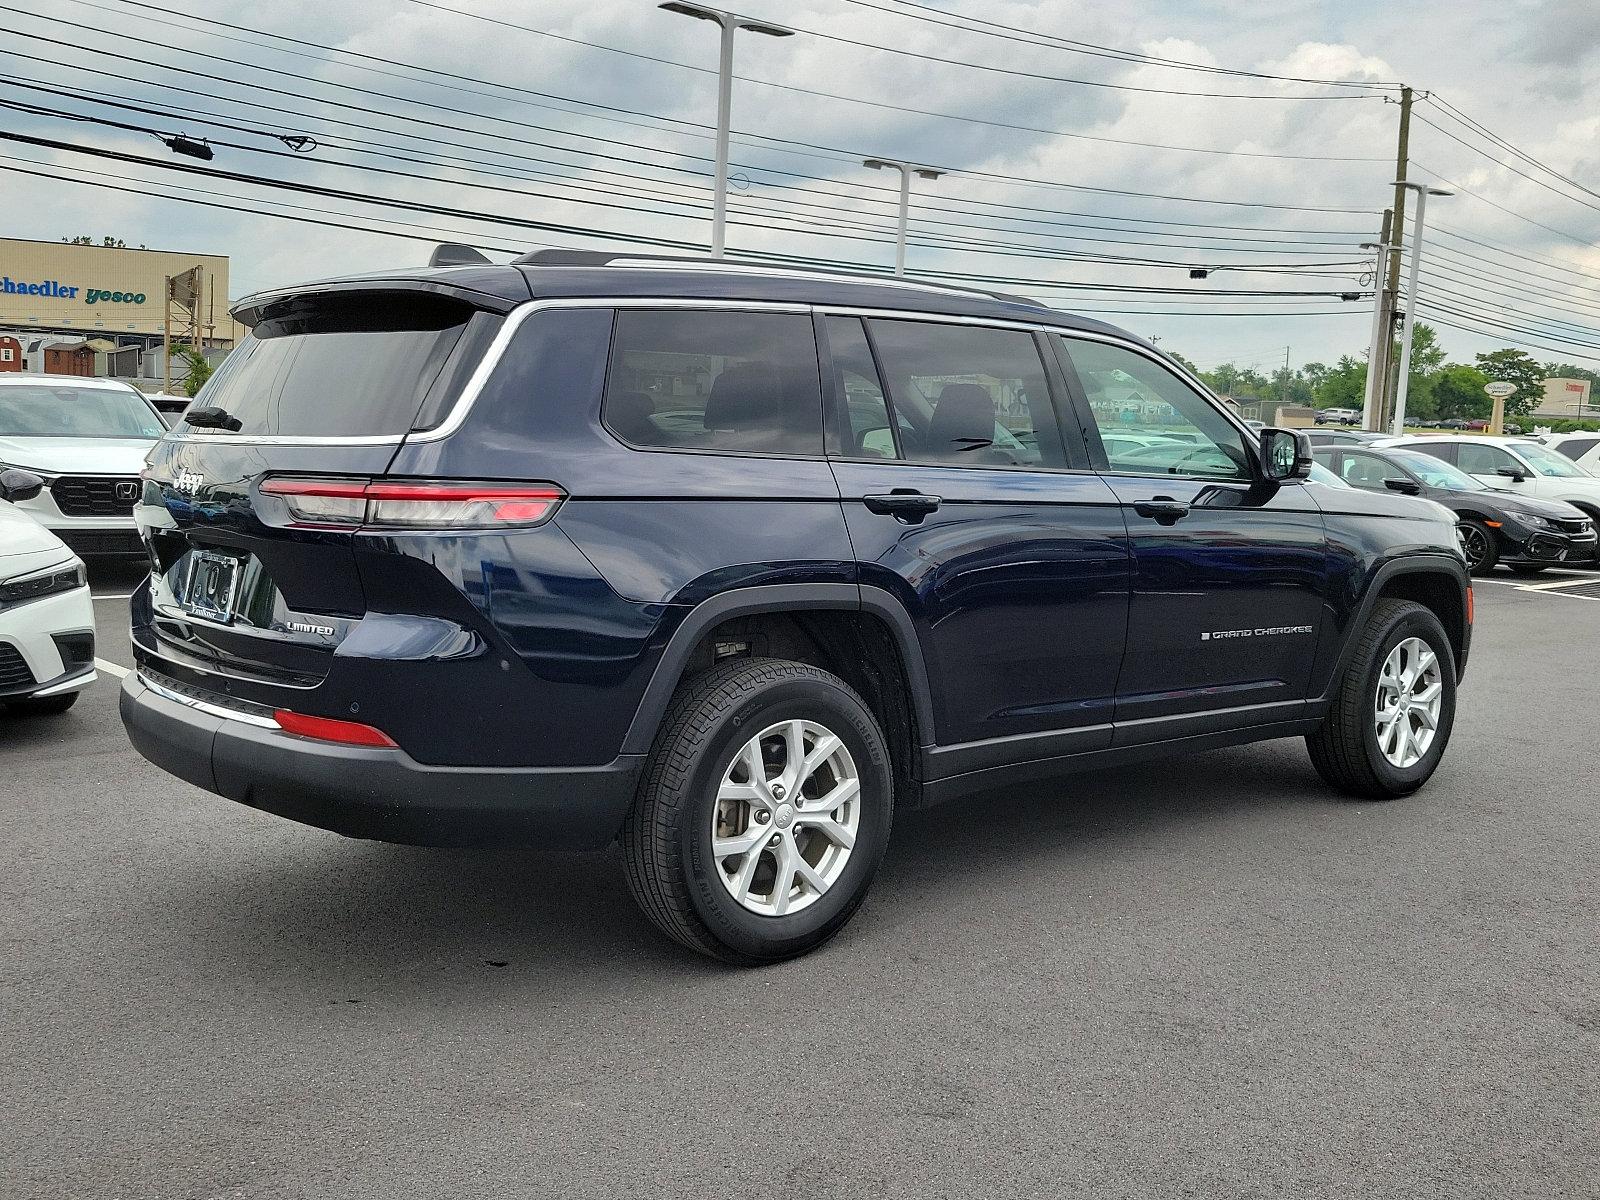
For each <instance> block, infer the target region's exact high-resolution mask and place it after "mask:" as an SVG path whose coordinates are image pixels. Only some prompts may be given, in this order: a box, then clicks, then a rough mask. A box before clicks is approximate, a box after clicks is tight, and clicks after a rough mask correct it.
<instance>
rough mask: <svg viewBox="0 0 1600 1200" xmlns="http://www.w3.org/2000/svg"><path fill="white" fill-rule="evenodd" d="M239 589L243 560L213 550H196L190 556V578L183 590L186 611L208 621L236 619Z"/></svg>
mask: <svg viewBox="0 0 1600 1200" xmlns="http://www.w3.org/2000/svg"><path fill="white" fill-rule="evenodd" d="M238 591H239V560H238V559H237V558H232V557H230V556H229V555H226V554H213V553H211V552H210V551H209V550H196V551H195V552H194V553H193V554H192V555H191V556H190V558H189V578H188V580H187V581H186V582H185V584H184V589H183V610H184V611H185V612H187V613H192V614H194V615H195V616H197V617H205V618H206V619H207V620H208V621H222V622H224V623H226V622H228V621H231V620H233V604H234V600H235V599H236V598H237V596H238Z"/></svg>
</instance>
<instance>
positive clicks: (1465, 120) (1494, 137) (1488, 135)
mask: <svg viewBox="0 0 1600 1200" xmlns="http://www.w3.org/2000/svg"><path fill="white" fill-rule="evenodd" d="M1427 99H1428V101H1429V102H1431V103H1432V104H1433V105H1434V106H1435V107H1436V108H1440V109H1443V110H1444V112H1445V114H1446V115H1447V116H1449V117H1450V118H1451V119H1452V120H1454V121H1456V122H1457V123H1458V124H1460V125H1463V126H1465V127H1466V128H1468V129H1470V130H1472V131H1473V132H1474V133H1476V134H1477V135H1478V136H1479V137H1482V138H1484V139H1486V140H1487V141H1488V142H1489V143H1490V144H1491V145H1494V146H1498V147H1499V148H1501V149H1503V150H1506V151H1508V152H1509V153H1511V154H1513V155H1515V156H1516V157H1517V158H1520V159H1521V160H1522V161H1523V162H1525V163H1527V164H1528V165H1529V166H1531V167H1536V168H1537V169H1539V170H1541V171H1543V172H1544V173H1545V174H1547V175H1550V176H1553V177H1554V178H1556V179H1559V180H1560V181H1561V182H1562V183H1564V184H1566V185H1568V186H1569V187H1572V188H1576V189H1577V190H1578V191H1580V192H1583V193H1585V194H1586V195H1589V196H1592V197H1594V198H1595V199H1596V200H1600V192H1597V191H1595V190H1594V189H1593V188H1591V187H1588V186H1587V185H1585V184H1582V183H1579V182H1578V181H1577V180H1576V179H1574V178H1572V177H1571V176H1570V175H1564V174H1562V173H1561V172H1560V171H1557V170H1556V169H1555V168H1554V167H1551V166H1549V165H1547V164H1545V163H1542V162H1540V161H1539V160H1538V159H1537V158H1534V157H1533V155H1531V154H1529V153H1527V152H1526V151H1525V150H1522V149H1520V148H1518V147H1517V146H1515V145H1513V144H1512V143H1511V142H1510V141H1508V140H1506V139H1505V138H1503V137H1501V136H1500V135H1499V134H1497V133H1495V132H1494V131H1493V130H1492V129H1489V128H1488V127H1487V126H1485V125H1484V124H1482V123H1481V122H1479V121H1475V120H1473V119H1472V118H1471V117H1469V116H1467V114H1466V113H1464V112H1462V111H1461V110H1460V109H1459V108H1457V107H1456V106H1455V105H1453V104H1451V103H1450V102H1449V101H1447V100H1445V99H1444V98H1443V97H1441V96H1438V95H1429V96H1428V97H1427Z"/></svg>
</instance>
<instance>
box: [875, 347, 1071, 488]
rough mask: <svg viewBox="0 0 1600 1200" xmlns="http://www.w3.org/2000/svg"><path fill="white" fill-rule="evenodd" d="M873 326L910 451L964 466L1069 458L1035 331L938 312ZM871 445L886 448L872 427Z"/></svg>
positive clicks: (1050, 463) (915, 456)
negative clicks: (957, 321) (941, 320)
mask: <svg viewBox="0 0 1600 1200" xmlns="http://www.w3.org/2000/svg"><path fill="white" fill-rule="evenodd" d="M867 325H868V328H869V329H870V331H871V334H872V343H873V346H874V348H875V349H876V350H877V352H878V364H879V366H881V367H882V369H883V376H884V379H885V381H886V382H887V383H888V387H889V399H890V402H891V404H892V406H893V411H894V416H895V422H896V427H897V428H896V433H897V434H898V436H899V442H900V446H899V449H900V454H901V457H903V458H905V459H908V460H909V461H911V462H920V463H939V464H943V465H952V466H963V467H1040V466H1045V467H1064V466H1066V458H1065V454H1064V452H1063V450H1062V445H1061V437H1060V434H1059V433H1058V432H1057V427H1056V419H1055V410H1054V409H1053V408H1052V407H1051V401H1050V388H1049V384H1048V383H1047V382H1046V378H1045V371H1044V363H1043V362H1042V361H1041V360H1040V358H1039V350H1038V347H1037V346H1036V345H1035V344H1034V340H1033V335H1032V334H1031V333H1028V332H1026V331H1023V330H1017V329H997V328H990V327H986V326H979V325H943V324H936V323H934V322H931V321H900V320H873V321H869V322H868V323H867ZM853 419H854V418H852V420H853ZM862 446H863V448H877V449H880V450H881V449H882V448H886V443H884V442H882V441H879V442H874V441H872V440H871V437H870V435H868V436H867V437H864V438H863V440H862Z"/></svg>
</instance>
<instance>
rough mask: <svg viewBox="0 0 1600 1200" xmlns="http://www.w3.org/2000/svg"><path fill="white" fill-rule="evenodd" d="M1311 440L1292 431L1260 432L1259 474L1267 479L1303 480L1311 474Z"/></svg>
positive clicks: (1274, 430) (1268, 430)
mask: <svg viewBox="0 0 1600 1200" xmlns="http://www.w3.org/2000/svg"><path fill="white" fill-rule="evenodd" d="M1311 463H1312V458H1311V439H1310V438H1308V437H1307V436H1306V435H1305V434H1303V433H1296V432H1295V431H1294V430H1292V429H1263V430H1262V431H1261V473H1262V474H1263V475H1265V476H1266V477H1267V478H1268V479H1272V480H1276V481H1279V482H1281V481H1283V480H1285V479H1305V478H1306V477H1308V476H1309V475H1310V474H1311Z"/></svg>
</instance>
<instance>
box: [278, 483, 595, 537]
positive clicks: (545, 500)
mask: <svg viewBox="0 0 1600 1200" xmlns="http://www.w3.org/2000/svg"><path fill="white" fill-rule="evenodd" d="M261 493H262V495H265V496H276V497H278V498H280V499H281V500H283V502H284V503H285V504H286V505H287V506H288V509H289V514H290V516H291V517H293V523H294V524H296V525H304V526H312V527H316V528H321V529H330V528H331V529H353V528H356V527H358V526H377V527H381V528H386V529H496V528H505V527H511V526H528V525H538V524H540V523H541V522H543V521H546V520H548V519H549V517H550V514H551V513H553V512H555V510H556V508H557V506H558V505H559V504H560V503H561V501H562V499H563V497H564V493H563V492H562V491H561V489H560V488H558V487H554V486H552V485H551V484H547V483H544V484H532V485H520V484H517V485H507V484H496V483H391V482H388V481H371V482H369V481H367V480H353V479H267V480H264V481H263V482H262V484H261Z"/></svg>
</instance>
